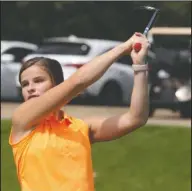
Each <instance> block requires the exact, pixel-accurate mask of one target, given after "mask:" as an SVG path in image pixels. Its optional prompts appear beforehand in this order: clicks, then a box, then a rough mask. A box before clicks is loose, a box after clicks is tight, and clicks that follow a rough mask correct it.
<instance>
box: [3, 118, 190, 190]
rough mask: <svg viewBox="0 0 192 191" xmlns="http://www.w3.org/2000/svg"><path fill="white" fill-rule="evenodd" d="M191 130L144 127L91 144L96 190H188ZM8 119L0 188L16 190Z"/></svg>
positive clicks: (4, 139) (4, 133)
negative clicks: (115, 137)
mask: <svg viewBox="0 0 192 191" xmlns="http://www.w3.org/2000/svg"><path fill="white" fill-rule="evenodd" d="M190 131H191V129H189V128H180V127H179V128H177V127H175V128H170V127H166V126H165V127H161V128H159V127H158V126H146V127H143V128H141V129H139V130H137V131H135V132H134V133H132V134H130V135H128V136H125V137H124V138H121V139H119V140H116V141H111V142H106V143H97V144H95V145H94V146H93V165H94V170H95V171H96V173H97V177H96V179H95V183H96V190H97V191H190V190H191V189H190V187H191V177H190V169H191V163H190V161H191V146H190V145H191V132H190ZM9 132H10V121H5V120H2V121H1V183H2V184H1V186H2V191H19V186H18V183H17V178H16V171H15V166H14V164H13V157H12V153H11V148H10V146H9V145H8V136H9Z"/></svg>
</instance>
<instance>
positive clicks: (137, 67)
mask: <svg viewBox="0 0 192 191" xmlns="http://www.w3.org/2000/svg"><path fill="white" fill-rule="evenodd" d="M132 68H133V70H134V72H142V71H144V72H145V71H148V70H149V67H148V64H145V63H144V62H143V63H142V64H132Z"/></svg>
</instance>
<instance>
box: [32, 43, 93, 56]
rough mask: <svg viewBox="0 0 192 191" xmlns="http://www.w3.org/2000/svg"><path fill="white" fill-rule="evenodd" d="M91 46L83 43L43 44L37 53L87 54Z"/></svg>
mask: <svg viewBox="0 0 192 191" xmlns="http://www.w3.org/2000/svg"><path fill="white" fill-rule="evenodd" d="M89 50H90V47H89V46H88V45H87V44H83V43H70V42H69V43H68V42H64V43H52V42H47V43H44V44H42V45H41V46H40V47H39V48H38V49H37V50H36V51H35V53H38V54H64V55H87V54H88V53H89Z"/></svg>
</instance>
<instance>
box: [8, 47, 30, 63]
mask: <svg viewBox="0 0 192 191" xmlns="http://www.w3.org/2000/svg"><path fill="white" fill-rule="evenodd" d="M32 52H33V50H31V49H27V48H10V49H8V50H7V51H5V53H6V54H12V55H14V56H15V60H14V61H15V62H20V61H21V60H22V59H23V58H24V57H25V56H26V55H28V54H30V53H32Z"/></svg>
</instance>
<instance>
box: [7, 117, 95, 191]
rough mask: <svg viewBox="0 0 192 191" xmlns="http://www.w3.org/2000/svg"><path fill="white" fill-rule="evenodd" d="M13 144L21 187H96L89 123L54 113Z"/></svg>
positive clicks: (58, 190)
mask: <svg viewBox="0 0 192 191" xmlns="http://www.w3.org/2000/svg"><path fill="white" fill-rule="evenodd" d="M9 143H10V145H11V146H12V150H13V155H14V160H15V164H16V169H17V175H18V179H19V182H20V185H21V189H22V191H93V190H94V182H93V170H92V160H91V146H90V142H89V135H88V126H87V124H85V123H84V122H83V121H82V120H80V119H77V118H72V117H69V116H65V117H64V119H63V120H62V121H57V120H56V119H55V117H53V116H51V117H49V118H48V119H46V120H44V121H43V122H42V123H41V124H40V125H39V126H37V127H36V128H35V129H34V130H33V131H32V132H31V133H30V134H29V135H27V136H26V137H24V138H23V139H22V140H21V141H19V142H18V143H16V144H13V143H12V141H11V134H10V138H9Z"/></svg>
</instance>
